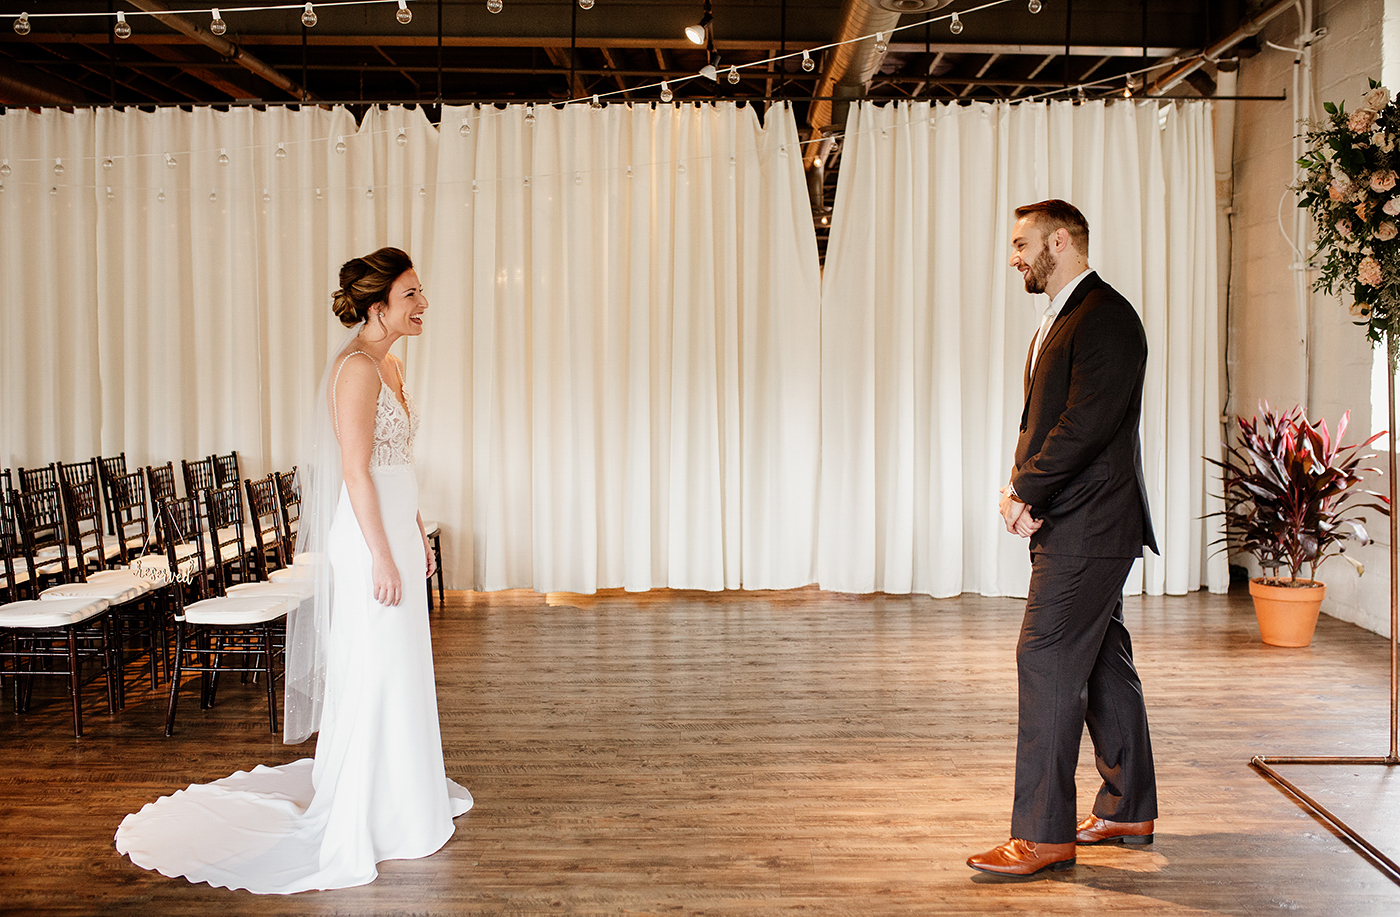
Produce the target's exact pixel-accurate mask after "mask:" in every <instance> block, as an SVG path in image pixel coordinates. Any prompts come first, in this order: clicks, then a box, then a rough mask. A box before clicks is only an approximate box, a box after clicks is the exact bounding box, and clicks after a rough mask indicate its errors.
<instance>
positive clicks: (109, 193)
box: [107, 185, 117, 201]
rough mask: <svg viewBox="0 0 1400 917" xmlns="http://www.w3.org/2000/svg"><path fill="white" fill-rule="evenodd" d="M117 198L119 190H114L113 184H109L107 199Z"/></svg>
mask: <svg viewBox="0 0 1400 917" xmlns="http://www.w3.org/2000/svg"><path fill="white" fill-rule="evenodd" d="M116 199H117V192H115V191H113V190H112V186H111V185H108V186H107V200H109V201H114V200H116Z"/></svg>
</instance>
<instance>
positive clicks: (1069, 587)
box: [1011, 552, 1157, 844]
mask: <svg viewBox="0 0 1400 917" xmlns="http://www.w3.org/2000/svg"><path fill="white" fill-rule="evenodd" d="M1132 566H1133V560H1132V558H1116V557H1114V558H1104V557H1074V556H1070V555H1063V554H1046V553H1044V552H1036V553H1034V554H1032V555H1031V583H1030V595H1029V597H1028V598H1027V599H1026V617H1025V620H1024V621H1023V623H1022V625H1021V639H1020V642H1019V643H1017V645H1016V671H1017V680H1018V690H1019V694H1020V718H1019V722H1018V726H1017V732H1016V801H1015V804H1014V805H1013V807H1012V810H1011V836H1012V837H1018V838H1021V839H1022V840H1027V841H1036V842H1039V843H1046V844H1067V843H1072V842H1073V841H1074V828H1075V824H1076V821H1077V816H1076V813H1075V785H1074V769H1075V765H1076V764H1078V762H1079V740H1080V737H1081V736H1082V735H1083V734H1084V726H1085V724H1087V725H1088V727H1089V738H1090V739H1091V740H1092V741H1093V743H1094V763H1095V764H1096V765H1097V766H1098V770H1099V774H1100V775H1101V776H1102V777H1103V786H1102V787H1101V788H1100V789H1099V793H1098V798H1097V799H1096V800H1095V801H1094V807H1093V813H1094V814H1095V815H1097V816H1098V817H1100V818H1106V819H1108V820H1109V821H1124V822H1139V821H1147V820H1148V819H1152V818H1156V817H1157V778H1156V774H1155V772H1154V770H1153V766H1152V741H1151V738H1150V737H1149V736H1148V731H1147V707H1146V705H1145V704H1144V703H1143V698H1142V682H1141V681H1139V680H1138V675H1137V670H1136V669H1134V668H1133V646H1132V641H1131V639H1130V638H1129V637H1128V629H1127V627H1126V626H1125V625H1124V623H1123V583H1124V582H1125V581H1126V580H1127V578H1128V573H1129V571H1130V570H1131V569H1132Z"/></svg>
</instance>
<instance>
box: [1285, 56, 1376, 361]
mask: <svg viewBox="0 0 1400 917" xmlns="http://www.w3.org/2000/svg"><path fill="white" fill-rule="evenodd" d="M1369 82H1370V89H1369V90H1368V91H1367V92H1366V94H1365V95H1364V96H1363V97H1362V99H1361V107H1360V108H1358V109H1356V110H1355V111H1353V112H1350V113H1348V112H1347V110H1346V106H1345V104H1333V103H1332V102H1327V103H1326V104H1324V105H1323V109H1324V110H1325V111H1326V112H1327V117H1326V118H1325V119H1323V120H1322V121H1320V122H1317V121H1315V122H1311V123H1310V124H1309V125H1308V130H1307V131H1306V132H1305V134H1304V137H1305V138H1306V139H1307V143H1308V147H1309V149H1308V151H1307V153H1305V154H1304V155H1303V157H1302V158H1301V159H1299V160H1298V165H1299V166H1301V167H1302V168H1303V169H1304V170H1305V173H1306V174H1305V175H1304V176H1303V178H1302V179H1301V180H1300V181H1299V182H1298V184H1297V185H1294V186H1293V190H1294V191H1296V192H1298V193H1299V194H1300V199H1299V201H1298V206H1299V207H1304V208H1306V209H1307V210H1308V213H1309V214H1310V215H1311V216H1312V218H1313V222H1314V223H1315V224H1316V226H1317V232H1316V250H1315V252H1314V254H1313V257H1312V263H1313V266H1314V267H1316V268H1317V269H1318V271H1319V272H1320V274H1319V276H1318V279H1317V281H1316V282H1315V283H1314V284H1313V289H1316V290H1325V291H1326V292H1328V293H1330V294H1333V295H1342V294H1344V293H1349V294H1350V295H1351V299H1352V302H1351V306H1350V311H1351V314H1352V315H1353V316H1355V317H1356V319H1357V322H1356V323H1357V324H1358V325H1365V326H1366V336H1367V337H1368V338H1370V339H1371V340H1372V341H1374V342H1376V343H1381V342H1382V341H1383V340H1384V339H1385V336H1386V334H1387V333H1391V332H1394V333H1396V334H1400V188H1397V187H1396V184H1397V182H1400V104H1396V103H1394V102H1392V101H1391V98H1390V90H1388V89H1386V88H1385V87H1384V86H1382V85H1380V84H1379V83H1377V82H1376V81H1375V80H1370V81H1369Z"/></svg>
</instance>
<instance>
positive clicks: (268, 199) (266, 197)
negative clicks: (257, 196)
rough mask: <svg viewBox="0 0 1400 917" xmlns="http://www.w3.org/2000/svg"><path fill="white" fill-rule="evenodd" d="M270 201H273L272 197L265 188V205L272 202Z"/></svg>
mask: <svg viewBox="0 0 1400 917" xmlns="http://www.w3.org/2000/svg"><path fill="white" fill-rule="evenodd" d="M270 200H272V195H271V194H269V193H268V190H267V189H266V188H264V189H263V203H264V204H266V203H267V202H268V201H270Z"/></svg>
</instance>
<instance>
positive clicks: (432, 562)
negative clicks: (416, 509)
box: [418, 513, 437, 579]
mask: <svg viewBox="0 0 1400 917" xmlns="http://www.w3.org/2000/svg"><path fill="white" fill-rule="evenodd" d="M418 534H419V535H422V536H423V554H424V556H425V557H427V559H428V579H432V578H433V574H434V573H436V572H437V558H436V557H434V556H433V546H432V545H430V544H428V530H427V529H425V528H423V514H422V513H419V514H418Z"/></svg>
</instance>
